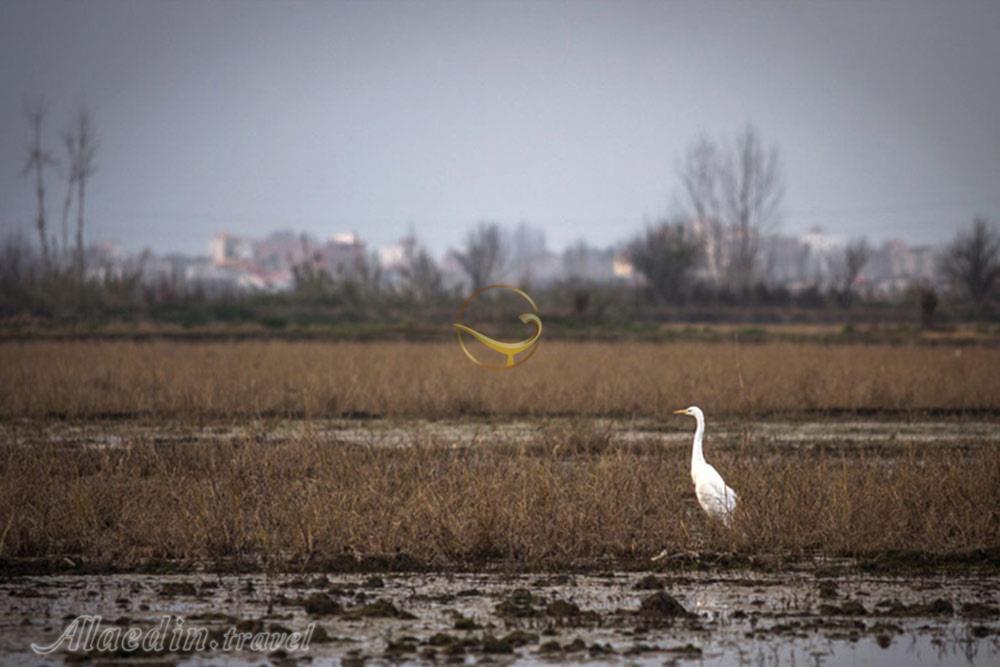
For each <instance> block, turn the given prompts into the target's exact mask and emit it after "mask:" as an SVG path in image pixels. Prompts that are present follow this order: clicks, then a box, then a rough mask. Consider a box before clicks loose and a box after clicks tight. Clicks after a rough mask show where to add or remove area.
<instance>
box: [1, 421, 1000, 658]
mask: <svg viewBox="0 0 1000 667" xmlns="http://www.w3.org/2000/svg"><path fill="white" fill-rule="evenodd" d="M689 426H690V424H688V423H687V422H686V421H684V420H676V421H661V420H653V419H627V420H626V419H621V420H612V419H573V418H548V419H544V420H530V419H523V420H497V421H490V420H472V419H468V420H441V421H433V420H377V419H376V420H337V419H326V420H295V419H253V420H239V421H237V420H198V421H193V422H187V423H183V422H181V421H179V420H157V419H148V420H146V419H141V418H129V419H114V420H109V419H103V420H79V421H75V420H44V421H43V420H32V419H12V420H7V421H5V422H2V423H0V444H2V448H0V453H2V454H3V458H2V470H3V474H4V479H5V482H6V484H5V486H4V488H3V489H0V499H2V500H3V503H2V507H3V508H5V509H4V517H8V516H9V517H10V518H7V519H5V521H6V528H4V526H3V525H0V529H2V530H3V537H2V538H0V548H2V549H3V550H4V551H3V552H2V554H3V560H2V561H0V655H2V656H3V663H4V664H23V665H35V664H39V663H42V664H61V663H78V662H86V663H88V664H115V663H121V662H128V663H135V664H157V665H159V664H170V665H173V664H184V665H217V664H233V665H242V664H262V663H264V664H299V663H302V664H305V663H309V664H345V665H350V664H354V665H357V664H363V663H371V664H396V663H401V662H402V663H407V662H431V661H434V662H447V663H455V664H477V663H489V664H539V663H558V662H573V663H577V662H587V663H588V664H606V663H615V664H621V663H626V664H641V665H646V664H649V665H653V664H656V665H663V664H667V665H684V664H692V665H733V664H736V665H788V664H795V665H865V664H878V665H900V666H903V665H956V666H957V665H995V664H1000V568H998V567H997V563H998V562H1000V561H998V560H997V556H996V549H995V546H996V531H997V521H1000V518H998V514H997V503H996V486H997V485H996V483H995V482H996V479H997V470H1000V468H998V464H997V450H998V448H1000V422H997V421H996V420H994V419H990V418H982V419H971V418H959V417H949V418H943V419H897V418H892V417H887V418H872V419H866V418H857V417H854V418H849V419H846V418H845V419H838V418H827V419H822V420H808V419H804V418H769V419H758V420H753V421H743V420H736V419H729V420H719V421H717V422H713V423H712V424H711V425H710V431H709V435H708V443H707V447H708V450H707V451H708V456H709V458H710V459H711V460H713V461H715V462H717V464H718V465H719V467H720V469H721V470H722V471H723V472H724V473H725V474H726V475H727V480H732V483H733V484H734V486H735V488H737V489H739V491H740V493H741V502H742V503H743V508H744V509H743V511H744V512H745V513H744V514H742V515H739V516H737V521H736V523H735V526H734V528H733V529H732V530H722V529H721V527H720V526H718V525H714V524H712V523H711V522H709V521H708V520H707V519H706V518H705V517H704V515H703V513H702V512H700V510H699V509H698V508H697V506H696V505H695V504H694V500H693V493H692V491H691V489H690V478H689V476H688V459H689V457H690V451H689V448H690V438H691V433H690V429H689ZM803 455H804V456H803ZM775 480H779V481H780V489H779V490H776V488H775V487H776V482H775ZM818 493H822V494H825V495H824V496H823V497H824V498H825V499H824V500H823V501H822V502H816V494H818ZM991 494H992V495H991ZM26 496H28V497H30V498H31V500H30V502H29V503H28V504H27V505H25V504H24V501H23V499H24V498H25V497H26ZM0 518H3V517H0ZM852 531H853V532H852ZM664 547H666V549H665V551H666V552H667V554H668V556H667V557H666V558H665V559H664V560H661V561H658V562H653V561H651V560H650V556H651V555H653V554H655V553H657V552H659V551H660V550H661V549H663V548H664ZM906 549H913V553H912V554H909V555H906V556H905V557H904V558H903V559H902V560H901V561H900V563H902V565H901V566H900V567H896V566H895V565H890V566H886V567H873V566H872V564H873V563H876V564H877V563H878V562H879V561H878V559H879V558H881V557H882V555H886V554H888V555H892V554H895V553H900V550H904V551H905V550H906ZM865 550H869V551H870V553H869V555H868V557H867V558H866V559H862V558H858V559H852V558H847V557H844V556H843V555H842V554H843V553H844V552H855V553H858V552H864V551H865ZM935 554H938V555H943V557H949V558H951V560H947V558H946V560H945V561H942V562H946V563H947V565H946V566H941V567H938V566H937V565H934V564H933V563H934V560H933V557H935ZM968 554H972V555H971V556H970V555H968ZM976 554H979V555H976ZM991 554H992V555H991ZM36 561H37V563H40V565H38V566H37V567H35V566H34V565H32V564H33V563H36ZM352 563H356V564H357V567H358V570H359V571H357V572H352V570H351V567H353V566H352V565H351V564H352ZM380 563H381V565H380ZM755 563H756V565H754V564H755ZM921 563H922V565H921ZM345 564H346V566H345ZM400 564H402V565H403V567H398V566H399V565H400ZM560 564H563V565H560ZM748 565H752V567H748ZM914 565H917V566H916V567H914ZM360 570H363V571H360ZM100 572H107V573H106V574H100ZM167 572H170V573H171V574H166V573H167ZM174 572H176V574H173V573H174ZM81 618H84V619H89V620H88V621H87V622H88V623H90V624H91V625H90V626H85V625H82V624H83V623H84V621H81V620H80V619H81ZM74 623H76V625H74ZM74 627H75V628H77V630H76V631H74V633H75V635H81V634H82V628H84V627H91V628H96V629H95V630H93V633H94V634H98V633H104V632H110V633H118V635H119V636H121V635H124V634H125V633H127V632H129V631H135V632H138V633H147V634H148V633H150V632H152V631H154V630H156V629H158V628H162V629H163V632H164V633H167V632H169V633H174V634H176V633H180V632H181V631H182V630H183V631H185V632H188V633H194V636H197V637H203V638H204V642H203V643H202V644H195V645H189V646H188V647H187V648H185V647H184V646H183V644H178V645H177V646H174V647H171V646H169V645H165V646H162V645H161V646H153V647H151V648H149V649H148V650H139V651H138V652H135V651H127V650H124V649H119V650H102V649H99V648H95V647H94V646H92V645H91V646H89V647H88V645H86V644H85V643H79V644H76V645H74V644H72V642H71V641H70V639H72V636H74V633H71V634H70V636H69V638H66V635H65V633H67V632H69V630H68V629H72V628H74ZM293 632H299V633H302V635H301V637H302V638H307V639H308V648H307V649H301V648H299V647H296V648H294V649H288V648H281V647H278V648H273V647H270V648H269V645H268V644H267V641H266V637H268V636H273V635H274V634H275V633H279V634H280V633H285V634H289V633H293ZM268 633H269V634H268ZM233 634H235V636H240V637H243V638H244V639H245V643H244V644H243V645H242V647H240V646H235V647H234V646H232V645H227V644H226V641H227V640H226V638H227V637H228V636H230V635H233ZM171 636H173V635H171ZM257 637H260V638H261V643H260V644H259V645H254V644H253V640H254V638H257ZM61 638H63V640H61ZM33 644H34V645H36V646H37V647H46V646H49V647H52V651H51V652H50V653H49V654H47V655H38V654H36V653H35V652H33V651H32V645H33Z"/></svg>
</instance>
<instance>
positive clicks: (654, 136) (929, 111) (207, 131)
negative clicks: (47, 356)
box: [0, 0, 1000, 256]
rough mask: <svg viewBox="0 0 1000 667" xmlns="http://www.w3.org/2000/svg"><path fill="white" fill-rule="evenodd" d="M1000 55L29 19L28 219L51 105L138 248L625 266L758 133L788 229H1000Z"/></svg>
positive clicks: (871, 14)
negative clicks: (286, 237)
mask: <svg viewBox="0 0 1000 667" xmlns="http://www.w3.org/2000/svg"><path fill="white" fill-rule="evenodd" d="M997 34H1000V5H998V4H997V3H993V2H983V3H978V2H963V3H960V4H957V3H924V2H912V1H906V2H879V3H864V4H861V3H857V4H855V3H832V2H830V3H808V4H804V3H803V4H798V3H796V4H792V3H784V2H755V3H736V2H718V3H694V2H691V3H683V2H679V3H648V2H622V3H597V2H584V1H580V2H546V3H527V2H523V3H522V2H512V3H475V2H473V3H462V4H457V3H448V2H421V3H402V2H398V3H391V2H387V3H344V2H329V3H327V2H323V3H320V2H287V3H271V2H257V3H251V2H246V3H243V2H241V3H224V2H219V3H195V2H178V3H133V2H127V3H126V2H98V1H94V0H89V1H84V2H77V3H62V2H47V1H40V2H20V1H17V0H7V1H5V2H4V3H2V4H0V81H2V82H3V86H2V87H0V145H2V146H3V147H4V150H3V152H2V154H0V225H2V227H3V230H2V231H3V233H10V232H13V231H20V232H21V233H23V234H24V236H25V237H27V238H33V237H34V229H33V227H32V219H33V215H34V200H33V188H32V184H31V182H30V181H29V180H28V179H26V178H24V177H22V176H21V174H20V172H21V168H22V166H23V160H24V147H25V144H26V142H27V140H28V129H27V126H26V123H25V121H24V118H23V114H22V102H23V99H24V98H25V97H26V96H31V95H36V94H45V95H46V96H47V97H48V99H49V101H50V102H51V105H52V106H51V114H50V117H49V125H48V143H49V148H50V149H51V150H52V151H53V152H55V153H56V154H57V155H58V154H59V151H60V149H61V140H60V133H61V132H62V131H63V130H64V129H65V127H66V125H67V123H68V121H69V118H70V116H71V114H72V113H73V112H74V110H75V109H76V108H77V106H78V105H79V104H87V105H88V106H89V107H91V108H92V109H93V111H94V114H95V118H96V121H97V124H98V126H99V129H100V136H101V148H100V153H99V155H98V159H97V164H98V169H99V170H98V172H97V174H96V175H95V176H94V177H93V179H92V182H91V184H90V186H89V189H88V216H87V219H88V228H87V238H88V241H89V242H100V241H113V242H117V243H120V244H122V245H123V246H124V247H126V248H128V249H129V250H139V249H142V248H144V247H150V248H152V249H153V250H154V251H156V252H158V253H166V252H170V251H182V252H186V253H197V254H205V253H206V252H207V244H208V240H209V239H210V238H211V237H212V236H213V235H214V234H215V233H217V232H219V231H223V230H227V231H229V232H231V233H233V234H238V235H246V236H265V235H266V234H268V233H269V232H270V231H272V230H275V229H292V230H295V231H306V232H308V233H310V234H313V235H316V236H317V237H320V238H326V237H328V236H330V235H332V234H334V233H339V232H357V233H358V234H359V235H360V236H361V237H362V238H364V239H366V240H368V241H369V242H370V243H371V244H372V245H373V246H387V245H391V244H392V243H394V242H395V241H397V240H398V239H399V238H401V237H402V236H404V235H405V234H407V233H408V232H409V230H410V229H411V228H412V229H413V230H415V231H416V233H417V234H418V236H419V237H420V238H421V239H422V240H423V241H425V242H426V243H427V244H428V245H429V246H430V248H431V249H432V250H433V251H434V253H435V255H438V256H440V255H441V254H442V253H443V252H444V251H445V250H447V248H449V247H457V246H459V245H460V244H461V243H462V239H463V237H464V234H465V232H466V230H468V229H469V228H471V227H472V226H473V225H475V224H476V223H477V222H478V221H480V220H492V221H496V222H499V223H501V224H504V225H507V226H514V225H516V224H518V223H519V222H521V221H526V222H529V223H532V224H533V225H536V226H538V227H539V228H541V229H543V230H544V231H545V233H546V237H547V240H548V244H549V246H550V247H551V248H552V249H553V250H555V251H559V250H561V249H563V248H565V247H566V246H568V245H570V244H572V243H573V242H574V241H575V240H577V239H580V238H582V239H585V240H587V241H588V242H589V243H591V244H593V245H595V246H597V247H606V246H609V245H611V244H613V243H615V242H617V241H621V240H624V239H626V238H628V237H629V236H630V235H631V234H634V233H636V232H638V231H639V230H640V229H641V228H642V226H643V225H644V224H645V223H646V222H652V221H654V220H657V219H660V218H663V217H666V216H669V215H670V214H671V213H673V212H675V211H676V209H677V207H678V204H679V201H678V198H679V197H680V192H679V188H678V186H679V183H678V179H677V176H676V167H677V163H678V161H679V159H680V158H681V157H682V155H683V153H684V150H685V148H686V146H687V145H688V144H689V142H691V141H693V140H694V139H696V138H697V137H698V136H699V135H700V134H701V133H708V134H710V135H712V136H716V137H719V136H730V135H732V134H734V133H735V132H737V131H738V130H740V129H741V128H742V127H743V126H744V125H745V124H746V123H748V122H752V123H753V124H754V125H755V126H756V127H757V128H758V129H759V130H760V132H761V134H762V136H763V137H764V139H765V141H767V142H768V143H771V142H773V143H774V144H776V145H777V146H778V147H779V149H780V151H781V155H782V159H783V163H784V168H785V174H786V181H787V194H786V197H785V201H784V206H783V216H782V218H783V222H782V230H783V231H784V232H786V233H788V234H803V233H805V232H806V231H807V230H808V229H810V228H812V227H814V226H817V225H818V226H821V227H823V228H824V229H826V230H828V231H829V232H830V233H832V234H837V235H840V236H843V237H845V238H846V237H856V236H866V237H868V238H870V239H872V240H873V241H874V242H881V241H884V240H886V239H890V238H900V239H905V240H906V241H907V242H909V243H911V244H926V243H942V242H944V241H947V240H948V239H950V238H951V237H952V236H953V235H954V234H955V232H956V231H957V229H958V228H960V227H963V226H966V225H968V224H969V223H970V222H971V221H972V219H973V217H975V216H977V215H981V216H985V217H987V218H991V219H993V220H1000V125H998V124H997V122H996V112H997V109H998V108H1000V76H997V74H996V63H997V62H1000V40H998V39H996V36H997ZM63 187H64V184H63V183H62V182H61V179H60V178H59V176H58V172H56V171H53V172H52V173H51V174H50V178H49V185H48V190H49V202H48V206H49V211H50V229H52V230H53V231H54V229H55V226H56V222H55V221H56V219H57V218H58V208H59V198H60V197H61V195H62V188H63Z"/></svg>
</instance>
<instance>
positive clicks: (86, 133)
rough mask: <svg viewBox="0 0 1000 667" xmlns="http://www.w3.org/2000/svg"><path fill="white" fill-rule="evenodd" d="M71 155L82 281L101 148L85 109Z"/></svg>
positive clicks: (69, 143) (73, 135)
mask: <svg viewBox="0 0 1000 667" xmlns="http://www.w3.org/2000/svg"><path fill="white" fill-rule="evenodd" d="M67 147H68V150H69V153H70V167H69V170H70V176H69V178H70V179H72V180H73V182H74V183H75V184H76V273H77V279H78V280H80V281H81V282H82V281H83V272H84V252H83V223H84V204H85V202H86V193H87V181H88V179H89V178H90V177H91V176H93V175H94V174H95V173H96V172H97V149H98V147H99V143H98V139H97V131H96V128H95V126H94V118H93V115H92V114H91V112H90V110H89V109H87V108H86V107H82V108H81V109H80V111H79V112H78V114H77V117H76V122H75V123H74V125H73V129H72V130H71V132H70V135H69V139H68V140H67Z"/></svg>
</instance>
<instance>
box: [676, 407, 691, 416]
mask: <svg viewBox="0 0 1000 667" xmlns="http://www.w3.org/2000/svg"><path fill="white" fill-rule="evenodd" d="M687 413H688V411H687V408H685V409H683V410H674V414H675V415H686V414H687Z"/></svg>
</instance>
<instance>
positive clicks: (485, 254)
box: [456, 222, 507, 291]
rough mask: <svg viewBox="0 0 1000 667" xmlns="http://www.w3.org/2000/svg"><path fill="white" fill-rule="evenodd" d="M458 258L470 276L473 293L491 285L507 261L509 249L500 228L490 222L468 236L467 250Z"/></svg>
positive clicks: (457, 255)
mask: <svg viewBox="0 0 1000 667" xmlns="http://www.w3.org/2000/svg"><path fill="white" fill-rule="evenodd" d="M456 257H457V259H458V262H459V264H461V265H462V270H463V271H465V273H466V275H467V276H469V282H470V283H471V287H472V290H473V291H475V290H478V289H481V288H483V287H486V286H487V285H489V284H490V282H491V281H493V280H494V279H495V278H496V276H497V275H499V273H500V271H501V270H502V269H503V266H504V264H505V263H506V261H507V248H506V245H505V244H504V241H503V232H502V230H501V229H500V226H499V225H497V224H496V223H490V222H481V223H479V225H478V226H477V227H476V228H475V229H474V230H472V231H471V232H469V235H468V236H466V238H465V250H463V251H462V252H459V253H457V254H456Z"/></svg>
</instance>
